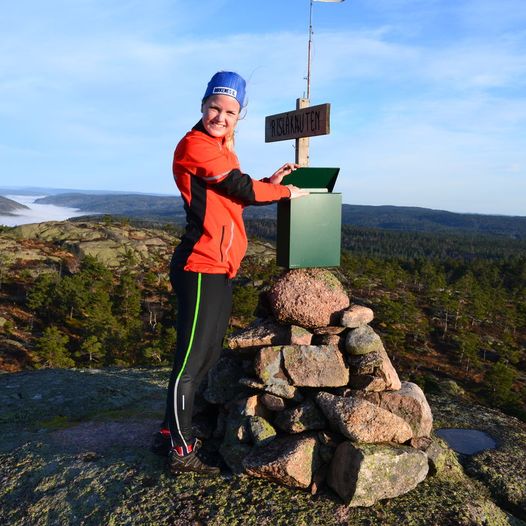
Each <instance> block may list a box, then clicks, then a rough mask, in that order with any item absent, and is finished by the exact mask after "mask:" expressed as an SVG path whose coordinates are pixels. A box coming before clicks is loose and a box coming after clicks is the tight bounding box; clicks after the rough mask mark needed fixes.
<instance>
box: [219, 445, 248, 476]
mask: <svg viewBox="0 0 526 526" xmlns="http://www.w3.org/2000/svg"><path fill="white" fill-rule="evenodd" d="M251 451H252V447H251V446H249V445H247V444H231V443H228V442H223V443H222V444H221V445H220V446H219V454H220V455H221V456H222V457H223V460H224V461H225V463H226V465H227V466H228V467H229V468H230V470H231V471H232V473H234V474H241V473H244V471H245V468H244V467H243V460H244V459H245V458H246V457H247V456H248V455H249V454H250V452H251Z"/></svg>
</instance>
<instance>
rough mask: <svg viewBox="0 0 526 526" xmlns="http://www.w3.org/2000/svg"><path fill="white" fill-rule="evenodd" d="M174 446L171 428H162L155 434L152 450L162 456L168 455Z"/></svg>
mask: <svg viewBox="0 0 526 526" xmlns="http://www.w3.org/2000/svg"><path fill="white" fill-rule="evenodd" d="M171 447H172V440H171V438H170V430H169V429H160V430H159V431H157V433H155V434H154V435H153V440H152V445H151V446H150V451H152V453H155V454H156V455H159V456H161V457H167V456H168V453H170V449H171Z"/></svg>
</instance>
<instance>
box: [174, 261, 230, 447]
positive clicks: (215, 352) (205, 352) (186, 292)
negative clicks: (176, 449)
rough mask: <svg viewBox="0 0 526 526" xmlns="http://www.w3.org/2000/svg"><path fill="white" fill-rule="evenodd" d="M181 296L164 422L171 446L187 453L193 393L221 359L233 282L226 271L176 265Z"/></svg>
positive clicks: (176, 280) (176, 282)
mask: <svg viewBox="0 0 526 526" xmlns="http://www.w3.org/2000/svg"><path fill="white" fill-rule="evenodd" d="M170 281H171V283H172V287H173V289H174V291H175V294H176V296H177V343H176V348H175V357H174V365H173V369H172V374H171V376H170V382H169V384H168V397H167V403H166V416H165V422H164V426H165V427H166V426H167V427H168V428H169V429H170V435H171V439H172V446H181V447H182V448H183V450H185V452H188V446H189V445H191V444H192V443H193V439H194V437H193V434H192V410H193V405H194V395H195V391H196V389H197V388H198V387H199V384H200V383H201V381H202V380H203V378H204V376H205V374H206V373H207V372H208V370H209V369H210V368H211V367H212V365H214V363H215V362H216V361H217V360H218V359H219V355H220V354H221V349H222V346H223V338H224V336H225V333H226V329H227V326H228V320H229V318H230V312H231V310H232V282H231V280H230V279H228V278H227V276H226V275H225V274H204V273H196V272H187V271H184V270H172V271H171V272H170Z"/></svg>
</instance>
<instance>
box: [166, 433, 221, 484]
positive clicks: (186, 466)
mask: <svg viewBox="0 0 526 526" xmlns="http://www.w3.org/2000/svg"><path fill="white" fill-rule="evenodd" d="M200 447H201V442H200V441H199V440H197V439H196V440H195V442H194V445H193V449H192V452H191V453H188V454H187V455H182V456H181V455H180V454H179V453H178V452H177V451H176V450H175V449H171V450H170V452H169V454H168V465H169V468H170V471H171V473H173V474H174V475H175V474H177V473H187V472H193V473H202V474H203V475H219V473H220V472H221V470H220V469H219V468H217V467H215V466H209V465H208V464H205V463H204V462H202V461H201V459H200V458H199V457H198V456H197V450H198V449H199V448H200Z"/></svg>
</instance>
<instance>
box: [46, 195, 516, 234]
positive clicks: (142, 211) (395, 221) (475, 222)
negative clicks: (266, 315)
mask: <svg viewBox="0 0 526 526" xmlns="http://www.w3.org/2000/svg"><path fill="white" fill-rule="evenodd" d="M36 202H38V203H47V204H54V205H59V206H66V207H71V208H78V209H80V210H81V211H85V212H86V213H91V214H112V215H121V216H128V217H132V218H141V219H149V220H160V221H169V222H175V223H181V222H183V221H184V217H185V214H184V209H183V203H182V200H181V198H180V197H179V196H155V195H145V194H101V195H92V194H84V193H64V194H59V195H50V196H47V197H43V198H41V199H38V200H37V201H36ZM245 217H246V218H247V219H275V217H276V205H270V206H251V207H248V208H247V210H246V212H245ZM342 223H343V224H344V225H353V226H357V227H365V228H381V229H385V230H398V231H412V232H455V233H476V234H489V235H499V236H505V237H510V238H514V239H526V217H523V216H498V215H483V214H459V213H454V212H447V211H444V210H432V209H429V208H418V207H404V206H367V205H348V204H344V205H343V206H342Z"/></svg>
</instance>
